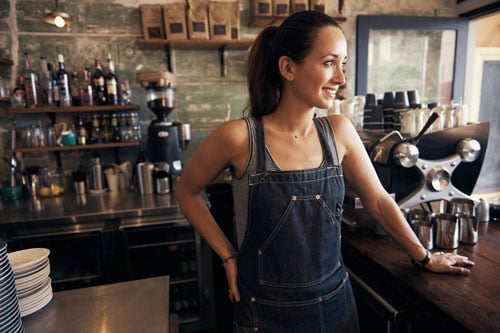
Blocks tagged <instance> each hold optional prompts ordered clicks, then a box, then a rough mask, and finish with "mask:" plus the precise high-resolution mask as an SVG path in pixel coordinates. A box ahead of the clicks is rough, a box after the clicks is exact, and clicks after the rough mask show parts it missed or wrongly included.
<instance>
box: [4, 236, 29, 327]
mask: <svg viewBox="0 0 500 333" xmlns="http://www.w3.org/2000/svg"><path fill="white" fill-rule="evenodd" d="M0 332H16V333H18V332H19V333H21V332H24V328H23V323H22V322H21V314H20V311H19V303H18V301H17V295H16V285H15V283H14V275H13V273H12V268H11V266H10V264H9V259H8V257H7V243H5V242H3V241H0Z"/></svg>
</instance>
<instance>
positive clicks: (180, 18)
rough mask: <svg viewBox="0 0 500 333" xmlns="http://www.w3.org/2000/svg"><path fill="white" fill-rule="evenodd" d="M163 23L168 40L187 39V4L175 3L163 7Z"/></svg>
mask: <svg viewBox="0 0 500 333" xmlns="http://www.w3.org/2000/svg"><path fill="white" fill-rule="evenodd" d="M163 21H164V23H165V32H166V35H167V40H179V39H187V38H188V35H187V29H186V4H185V3H184V2H175V3H169V4H165V5H163Z"/></svg>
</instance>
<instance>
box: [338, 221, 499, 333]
mask: <svg viewBox="0 0 500 333" xmlns="http://www.w3.org/2000/svg"><path fill="white" fill-rule="evenodd" d="M342 247H343V255H344V261H345V263H346V266H347V267H348V268H349V270H350V272H351V281H352V283H353V289H354V290H355V295H356V298H357V302H358V308H359V311H360V316H361V317H362V316H363V315H365V316H366V318H370V316H372V315H373V313H374V312H377V311H378V312H379V313H381V314H382V315H380V317H382V318H383V319H382V320H381V321H382V325H381V326H384V327H383V328H381V329H380V330H379V331H380V332H410V331H411V332H500V225H499V223H498V222H489V223H486V222H481V223H480V224H479V241H478V243H477V244H475V245H466V244H462V243H460V245H459V247H458V248H457V249H455V250H441V249H439V248H434V249H433V252H437V251H443V252H449V251H454V252H456V253H458V254H460V255H464V256H467V257H469V259H471V260H472V261H474V262H475V266H473V267H472V268H471V273H470V274H469V275H450V274H441V273H434V272H430V271H428V270H426V269H425V268H422V267H418V266H416V265H414V264H412V263H411V260H410V258H409V257H408V255H407V254H406V252H404V251H403V250H402V248H401V247H400V246H399V245H398V244H397V243H396V241H395V240H394V239H392V238H391V237H389V236H385V235H380V234H376V233H375V232H373V231H372V230H367V229H366V228H361V227H359V226H358V227H353V226H350V225H347V224H343V226H342ZM374 300H375V301H374ZM367 304H368V305H367ZM368 322H370V323H371V325H372V326H371V327H366V326H365V328H367V329H366V332H376V331H377V330H376V329H375V326H373V321H370V320H367V321H365V322H363V320H361V325H362V326H363V324H365V325H368V324H367V323H368ZM389 328H390V329H389Z"/></svg>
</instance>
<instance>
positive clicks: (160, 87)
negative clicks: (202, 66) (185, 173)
mask: <svg viewBox="0 0 500 333" xmlns="http://www.w3.org/2000/svg"><path fill="white" fill-rule="evenodd" d="M136 79H137V81H138V82H139V83H140V84H141V86H142V87H143V88H145V89H146V91H147V104H148V107H149V109H151V111H153V112H154V113H155V115H156V118H155V119H153V120H152V121H151V123H150V124H149V127H148V136H147V143H146V159H147V160H148V161H150V162H152V163H154V164H156V165H158V164H161V165H163V166H164V167H162V169H167V170H166V171H167V172H168V173H169V174H170V175H180V174H181V173H182V163H181V160H180V150H181V149H185V148H186V147H187V144H188V143H189V141H190V137H191V134H190V126H189V124H183V123H181V122H179V121H171V120H170V119H169V115H170V114H171V113H172V111H173V110H174V109H175V77H174V75H173V74H172V73H171V72H168V71H165V70H160V71H155V72H141V73H136Z"/></svg>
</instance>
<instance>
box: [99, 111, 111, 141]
mask: <svg viewBox="0 0 500 333" xmlns="http://www.w3.org/2000/svg"><path fill="white" fill-rule="evenodd" d="M101 139H102V142H110V141H111V129H110V128H109V114H103V115H102V117H101Z"/></svg>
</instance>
